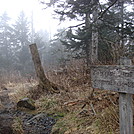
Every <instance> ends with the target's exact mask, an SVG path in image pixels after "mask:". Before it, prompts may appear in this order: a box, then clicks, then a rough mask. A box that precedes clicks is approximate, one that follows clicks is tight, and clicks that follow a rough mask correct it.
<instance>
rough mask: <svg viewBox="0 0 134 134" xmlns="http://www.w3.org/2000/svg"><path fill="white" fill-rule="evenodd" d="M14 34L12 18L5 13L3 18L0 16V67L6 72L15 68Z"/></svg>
mask: <svg viewBox="0 0 134 134" xmlns="http://www.w3.org/2000/svg"><path fill="white" fill-rule="evenodd" d="M12 34H13V29H12V27H11V25H10V17H8V14H7V13H6V12H4V13H3V14H2V16H0V55H1V57H0V61H1V65H0V67H3V68H4V69H6V70H9V69H11V68H12V67H13V66H12V65H13V64H12V62H13V51H12V47H13V43H12V41H13V40H12Z"/></svg>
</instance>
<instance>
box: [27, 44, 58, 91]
mask: <svg viewBox="0 0 134 134" xmlns="http://www.w3.org/2000/svg"><path fill="white" fill-rule="evenodd" d="M29 47H30V51H31V54H32V60H33V63H34V67H35V71H36V75H37V77H38V80H39V85H38V89H37V90H39V89H41V90H42V91H44V90H45V91H46V92H51V93H52V92H53V93H54V92H55V93H57V92H59V88H58V86H57V85H56V84H54V83H52V82H50V81H49V80H48V79H47V77H46V75H45V73H44V70H43V67H42V65H41V60H40V56H39V53H38V50H37V46H36V44H31V45H30V46H29Z"/></svg>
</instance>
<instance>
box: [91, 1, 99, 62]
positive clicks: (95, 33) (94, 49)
mask: <svg viewBox="0 0 134 134" xmlns="http://www.w3.org/2000/svg"><path fill="white" fill-rule="evenodd" d="M93 2H94V1H92V3H93ZM92 19H93V20H92V21H93V26H92V45H91V64H95V63H97V61H98V28H97V23H98V21H97V19H98V3H97V2H96V3H95V4H94V6H93V18H92Z"/></svg>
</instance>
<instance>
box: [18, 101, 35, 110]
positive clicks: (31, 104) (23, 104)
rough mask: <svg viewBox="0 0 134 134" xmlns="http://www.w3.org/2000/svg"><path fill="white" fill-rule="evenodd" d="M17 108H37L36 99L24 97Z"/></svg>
mask: <svg viewBox="0 0 134 134" xmlns="http://www.w3.org/2000/svg"><path fill="white" fill-rule="evenodd" d="M17 108H27V109H29V110H35V105H34V101H33V100H32V99H29V98H23V99H21V100H20V101H19V102H18V103H17Z"/></svg>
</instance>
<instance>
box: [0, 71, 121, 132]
mask: <svg viewBox="0 0 134 134" xmlns="http://www.w3.org/2000/svg"><path fill="white" fill-rule="evenodd" d="M74 70H75V72H74ZM74 70H71V71H70V72H68V74H54V73H53V72H50V73H48V74H47V78H48V79H49V80H50V81H52V82H54V83H56V84H59V85H61V86H64V87H65V89H61V92H60V93H58V94H57V93H56V94H46V93H43V92H42V93H41V94H40V97H39V98H38V99H36V100H34V102H35V106H36V110H33V111H29V110H24V109H23V110H21V111H20V110H18V109H17V107H16V104H17V102H18V101H19V100H20V99H22V98H25V97H27V96H28V92H29V91H30V90H31V89H33V88H34V87H35V86H36V85H37V84H38V82H37V81H36V80H34V79H30V80H29V79H26V80H21V81H18V78H17V82H15V80H14V81H12V82H11V81H10V80H9V81H8V82H7V83H5V84H4V86H2V87H1V89H0V99H1V104H0V118H1V119H3V121H2V120H1V121H0V123H1V124H3V122H4V124H6V125H7V126H11V127H12V128H13V131H14V134H28V131H29V130H28V129H27V128H26V126H25V125H23V123H24V122H27V121H28V120H29V119H31V118H33V117H34V116H36V115H38V117H40V116H42V114H43V116H42V117H43V118H45V121H44V122H43V123H44V124H45V123H46V126H45V127H46V129H45V130H44V131H43V130H41V131H42V132H41V131H40V132H39V129H38V133H37V132H34V131H37V128H32V129H33V131H32V132H30V133H29V134H50V133H51V134H119V117H118V113H119V112H118V94H117V93H115V92H110V91H104V90H98V89H94V90H93V89H92V87H91V85H90V82H89V81H90V79H89V75H87V74H86V73H84V72H82V71H80V70H76V69H74ZM20 79H21V78H20ZM1 85H2V84H1ZM40 114H41V115H40ZM33 119H35V117H34V118H33ZM6 120H7V121H6ZM7 122H8V123H7ZM36 122H37V119H36ZM32 123H35V120H34V121H33V122H32ZM1 124H0V125H1ZM36 125H38V127H39V125H40V124H36ZM47 125H48V127H47ZM30 128H31V126H30ZM40 128H41V127H40ZM9 129H10V128H9ZM25 129H26V130H27V131H25ZM51 129H52V130H51ZM6 130H7V129H6ZM1 131H2V129H1ZM12 133H13V132H12ZM0 134H10V133H5V132H4V133H2V132H0Z"/></svg>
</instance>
